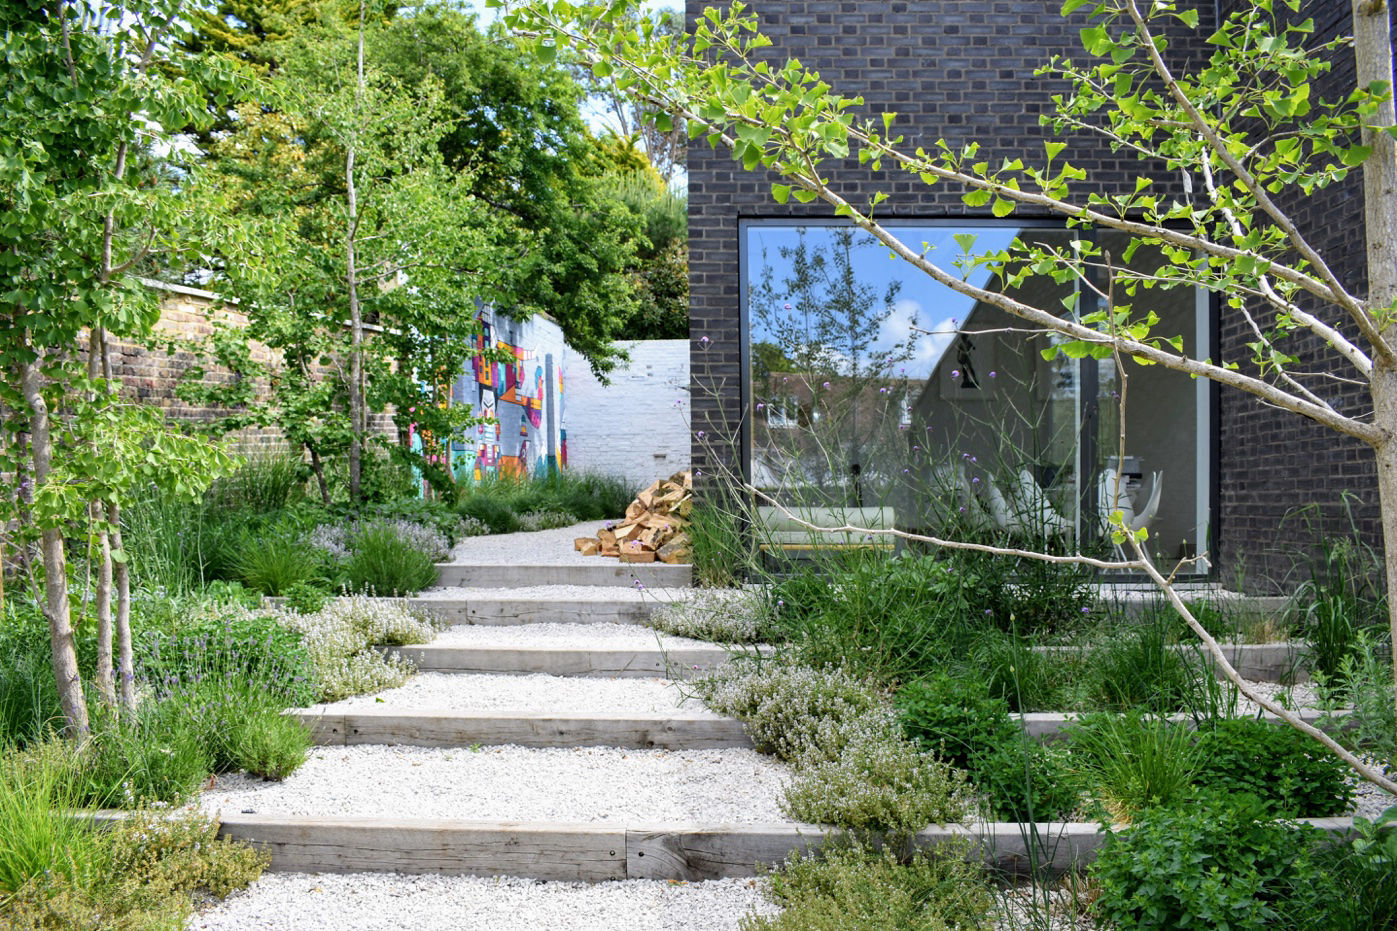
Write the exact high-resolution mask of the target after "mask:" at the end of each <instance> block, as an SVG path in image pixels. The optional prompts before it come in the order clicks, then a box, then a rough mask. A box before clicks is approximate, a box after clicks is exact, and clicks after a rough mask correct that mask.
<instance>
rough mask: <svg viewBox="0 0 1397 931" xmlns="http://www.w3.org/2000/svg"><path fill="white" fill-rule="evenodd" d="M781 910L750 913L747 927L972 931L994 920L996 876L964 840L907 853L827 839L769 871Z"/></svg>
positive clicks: (768, 930)
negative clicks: (991, 877)
mask: <svg viewBox="0 0 1397 931" xmlns="http://www.w3.org/2000/svg"><path fill="white" fill-rule="evenodd" d="M767 894H768V896H769V897H770V898H771V900H772V901H773V902H775V903H776V904H777V905H779V906H781V911H780V912H778V913H777V914H776V915H773V916H770V917H766V916H750V915H749V916H748V917H746V918H743V919H742V924H741V928H742V931H887V929H891V928H898V929H907V931H969V929H982V928H988V927H990V924H989V921H988V918H987V917H986V916H988V915H989V913H990V911H991V904H992V902H993V897H992V896H993V894H992V892H991V887H990V883H989V881H988V879H987V877H986V875H985V873H984V871H983V870H982V869H981V868H980V867H979V866H977V865H976V864H975V862H974V857H973V855H972V854H971V852H970V850H969V849H968V848H967V847H966V846H965V845H960V846H959V849H958V848H957V846H956V845H951V846H950V849H947V848H946V847H938V848H937V849H936V850H935V851H924V852H921V853H916V854H913V855H912V856H911V857H910V858H907V859H906V860H903V859H902V858H900V857H899V856H898V855H897V853H896V852H895V851H893V850H892V849H890V848H886V847H885V848H883V849H881V850H879V849H875V848H873V847H866V846H863V845H861V844H858V843H853V844H839V843H829V844H826V845H825V846H824V847H823V848H822V850H821V853H820V856H819V857H813V856H801V855H800V854H796V855H795V856H793V857H792V858H791V859H790V860H788V861H787V862H786V863H785V864H784V865H783V866H781V867H780V868H779V869H777V870H776V871H774V872H772V873H770V874H769V875H768V876H767Z"/></svg>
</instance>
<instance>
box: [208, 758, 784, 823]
mask: <svg viewBox="0 0 1397 931" xmlns="http://www.w3.org/2000/svg"><path fill="white" fill-rule="evenodd" d="M786 779H787V770H786V768H785V767H784V766H783V765H781V764H780V763H777V762H776V761H774V760H772V759H771V758H770V757H764V756H761V755H760V754H758V753H756V752H754V751H752V750H741V749H724V750H621V749H615V748H610V747H587V748H578V749H537V750H534V749H525V748H522V747H513V746H510V747H483V748H480V749H478V750H470V749H458V748H453V749H439V748H426V747H383V746H363V747H321V748H317V749H315V750H313V751H311V755H310V758H309V759H308V760H307V761H306V762H305V764H304V765H303V766H302V767H301V768H300V769H298V770H297V771H296V772H295V773H293V774H292V775H291V776H290V777H289V778H288V779H286V781H285V782H266V781H264V780H262V779H258V778H255V777H249V776H247V775H245V774H240V773H237V774H228V775H224V776H219V777H218V778H217V780H216V781H215V784H214V788H212V789H209V790H207V791H206V792H204V793H203V795H202V797H201V798H200V805H201V806H202V807H203V808H204V809H205V810H206V811H209V812H215V811H218V810H222V811H223V812H225V813H227V814H229V815H234V814H237V813H240V812H245V811H246V810H247V809H251V810H252V811H253V812H255V813H257V814H284V815H322V816H326V817H344V818H351V817H362V818H372V817H386V818H415V819H416V818H448V819H459V820H465V821H569V822H608V823H613V824H639V823H655V822H675V821H685V822H697V823H706V824H724V823H731V824H751V823H757V822H771V821H788V820H789V819H788V818H786V816H785V815H783V814H782V813H781V810H780V808H779V806H778V800H779V798H780V796H781V787H782V786H783V784H784V783H785V782H786Z"/></svg>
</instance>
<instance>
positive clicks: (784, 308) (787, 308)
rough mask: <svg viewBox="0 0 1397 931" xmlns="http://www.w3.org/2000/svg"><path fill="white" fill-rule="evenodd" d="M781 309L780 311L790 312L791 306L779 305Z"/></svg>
mask: <svg viewBox="0 0 1397 931" xmlns="http://www.w3.org/2000/svg"><path fill="white" fill-rule="evenodd" d="M781 309H782V310H790V309H791V305H790V304H782V305H781Z"/></svg>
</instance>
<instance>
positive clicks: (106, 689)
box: [87, 327, 116, 707]
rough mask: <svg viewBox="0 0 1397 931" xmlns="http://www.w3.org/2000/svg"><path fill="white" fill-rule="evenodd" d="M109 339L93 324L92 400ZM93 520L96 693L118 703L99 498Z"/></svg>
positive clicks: (107, 551) (92, 507) (108, 547)
mask: <svg viewBox="0 0 1397 931" xmlns="http://www.w3.org/2000/svg"><path fill="white" fill-rule="evenodd" d="M105 343H106V340H105V339H103V338H102V330H101V328H100V327H93V328H92V330H91V332H90V333H89V334H88V340H87V376H88V379H89V380H90V382H91V383H92V387H91V388H90V389H89V391H88V401H89V403H95V402H96V400H97V384H96V383H97V377H98V376H99V375H100V374H101V373H102V349H103V346H104V345H105ZM88 515H89V517H90V519H91V523H92V524H93V525H95V526H97V527H98V528H99V530H98V532H97V552H98V561H97V599H96V606H95V607H96V612H97V671H96V673H95V674H94V675H93V683H94V684H95V685H96V687H97V694H98V695H100V696H101V697H102V701H104V702H106V704H107V705H108V707H111V706H113V705H115V704H116V686H115V683H114V682H113V680H112V541H111V536H110V535H109V534H108V531H107V527H106V525H105V523H104V522H105V521H106V519H107V509H106V508H105V507H103V506H102V502H100V501H92V502H91V503H90V504H89V505H88Z"/></svg>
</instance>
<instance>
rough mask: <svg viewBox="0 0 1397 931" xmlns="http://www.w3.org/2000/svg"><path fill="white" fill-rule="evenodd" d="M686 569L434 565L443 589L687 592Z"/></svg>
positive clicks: (602, 564) (689, 573)
mask: <svg viewBox="0 0 1397 931" xmlns="http://www.w3.org/2000/svg"><path fill="white" fill-rule="evenodd" d="M692 581H693V570H692V569H691V568H690V567H689V566H671V565H669V564H667V563H618V562H614V561H612V560H610V559H605V558H600V557H599V558H598V559H597V561H596V562H595V563H586V564H575V563H574V564H568V565H560V566H550V565H537V566H530V565H509V564H502V565H483V564H480V563H450V562H443V563H437V585H439V586H441V587H443V588H520V587H527V586H531V585H539V584H548V585H608V586H622V587H625V586H630V587H633V588H634V587H637V586H636V584H635V583H636V582H639V583H640V585H641V586H643V587H645V588H688V587H689V585H690V584H691V583H692Z"/></svg>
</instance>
